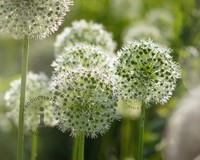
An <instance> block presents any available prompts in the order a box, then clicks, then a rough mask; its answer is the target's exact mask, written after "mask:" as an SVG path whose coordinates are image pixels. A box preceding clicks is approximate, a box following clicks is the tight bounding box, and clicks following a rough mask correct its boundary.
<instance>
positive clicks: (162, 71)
mask: <svg viewBox="0 0 200 160" xmlns="http://www.w3.org/2000/svg"><path fill="white" fill-rule="evenodd" d="M170 53H171V50H170V49H169V48H165V47H162V46H159V45H157V44H155V43H153V42H152V41H151V40H148V41H145V40H139V41H132V42H129V44H128V45H126V46H125V47H124V48H122V49H121V50H120V51H118V58H117V61H116V63H115V65H116V67H117V72H116V74H117V75H119V76H121V77H122V78H121V80H120V82H119V84H118V87H120V88H123V89H122V90H121V98H122V99H123V100H125V101H132V100H138V101H143V102H145V103H146V104H148V103H156V104H164V103H166V102H167V101H168V100H169V98H170V97H171V96H172V92H173V90H174V88H175V86H176V81H177V79H178V78H180V66H179V65H178V64H177V63H175V62H174V61H173V59H172V57H171V56H170Z"/></svg>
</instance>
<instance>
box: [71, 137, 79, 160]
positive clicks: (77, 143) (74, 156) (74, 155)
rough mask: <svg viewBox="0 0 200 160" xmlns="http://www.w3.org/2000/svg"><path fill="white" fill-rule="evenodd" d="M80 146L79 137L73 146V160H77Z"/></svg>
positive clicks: (75, 139)
mask: <svg viewBox="0 0 200 160" xmlns="http://www.w3.org/2000/svg"><path fill="white" fill-rule="evenodd" d="M78 145H79V137H75V138H74V144H73V151H72V160H77V156H78Z"/></svg>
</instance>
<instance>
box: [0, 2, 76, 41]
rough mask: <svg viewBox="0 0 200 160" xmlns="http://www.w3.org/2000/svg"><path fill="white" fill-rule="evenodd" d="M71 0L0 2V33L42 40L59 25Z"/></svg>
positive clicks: (18, 37) (17, 37) (19, 37)
mask: <svg viewBox="0 0 200 160" xmlns="http://www.w3.org/2000/svg"><path fill="white" fill-rule="evenodd" d="M72 4H73V2H72V0H0V19H1V20H0V31H1V32H6V33H9V34H11V36H13V37H14V38H16V39H21V38H24V36H29V37H30V38H33V39H35V38H39V39H43V38H45V37H47V36H48V35H49V34H51V33H53V32H55V31H56V30H57V29H58V26H59V25H61V23H62V21H63V18H64V16H65V15H66V12H67V11H69V6H70V5H72Z"/></svg>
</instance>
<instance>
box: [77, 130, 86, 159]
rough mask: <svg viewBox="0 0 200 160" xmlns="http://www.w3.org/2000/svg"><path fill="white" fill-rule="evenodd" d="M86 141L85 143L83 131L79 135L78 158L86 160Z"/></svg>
mask: <svg viewBox="0 0 200 160" xmlns="http://www.w3.org/2000/svg"><path fill="white" fill-rule="evenodd" d="M84 143H85V135H84V134H83V133H82V134H81V135H80V136H79V146H78V147H79V149H78V160H84Z"/></svg>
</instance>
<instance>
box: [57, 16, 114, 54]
mask: <svg viewBox="0 0 200 160" xmlns="http://www.w3.org/2000/svg"><path fill="white" fill-rule="evenodd" d="M75 43H89V44H93V45H97V46H100V47H102V48H103V49H104V50H105V51H107V52H108V53H110V54H112V53H113V52H114V50H115V48H116V43H115V42H114V41H113V39H112V35H111V33H109V32H107V31H106V30H105V29H104V27H103V26H102V25H101V24H98V23H94V22H91V21H90V22H86V21H85V20H80V21H74V22H73V23H72V27H67V28H65V30H64V31H63V32H62V33H61V34H60V35H58V36H57V40H56V43H55V54H56V55H59V54H60V53H62V50H63V49H64V48H65V47H66V46H68V45H69V44H72V45H73V44H75Z"/></svg>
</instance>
